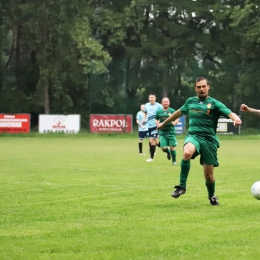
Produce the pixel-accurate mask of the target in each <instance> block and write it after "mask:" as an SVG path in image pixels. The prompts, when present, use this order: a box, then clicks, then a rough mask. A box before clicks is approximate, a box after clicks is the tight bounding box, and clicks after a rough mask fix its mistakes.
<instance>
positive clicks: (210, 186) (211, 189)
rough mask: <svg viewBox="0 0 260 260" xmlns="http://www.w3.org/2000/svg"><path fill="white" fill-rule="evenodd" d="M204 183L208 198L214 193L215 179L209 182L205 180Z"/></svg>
mask: <svg viewBox="0 0 260 260" xmlns="http://www.w3.org/2000/svg"><path fill="white" fill-rule="evenodd" d="M205 185H206V187H207V190H208V196H209V199H210V198H211V197H213V196H214V194H215V181H214V182H212V183H209V182H207V181H206V182H205Z"/></svg>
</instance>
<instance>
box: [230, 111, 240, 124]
mask: <svg viewBox="0 0 260 260" xmlns="http://www.w3.org/2000/svg"><path fill="white" fill-rule="evenodd" d="M228 117H229V118H230V119H231V120H233V123H234V126H238V125H241V124H242V121H241V119H240V117H239V116H238V115H237V114H236V113H233V112H231V113H230V114H229V115H228Z"/></svg>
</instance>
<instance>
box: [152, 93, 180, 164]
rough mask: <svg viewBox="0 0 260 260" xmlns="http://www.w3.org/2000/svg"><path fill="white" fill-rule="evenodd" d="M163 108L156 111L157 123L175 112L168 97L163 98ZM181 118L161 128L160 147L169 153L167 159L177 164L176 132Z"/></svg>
mask: <svg viewBox="0 0 260 260" xmlns="http://www.w3.org/2000/svg"><path fill="white" fill-rule="evenodd" d="M162 106H163V108H162V109H159V110H158V111H157V112H156V116H155V120H156V124H158V123H161V122H163V121H164V120H165V119H167V118H168V117H169V116H171V114H173V113H174V112H175V110H174V109H173V108H171V107H170V100H169V98H167V97H164V98H163V99H162ZM179 121H180V120H179V118H178V119H176V120H175V121H172V122H169V123H167V124H166V125H165V126H164V127H163V128H161V129H160V130H159V135H160V147H161V148H162V151H163V152H165V153H167V159H168V160H171V158H172V164H173V165H176V164H177V163H176V150H175V147H176V146H177V140H176V134H175V127H174V126H175V125H176V124H177V123H178V122H179Z"/></svg>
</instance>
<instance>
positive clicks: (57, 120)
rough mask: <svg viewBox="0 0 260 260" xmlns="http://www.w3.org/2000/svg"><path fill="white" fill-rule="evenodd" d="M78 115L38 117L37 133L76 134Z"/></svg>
mask: <svg viewBox="0 0 260 260" xmlns="http://www.w3.org/2000/svg"><path fill="white" fill-rule="evenodd" d="M79 130H80V115H67V116H65V115H39V133H42V134H47V133H65V134H77V133H78V132H79Z"/></svg>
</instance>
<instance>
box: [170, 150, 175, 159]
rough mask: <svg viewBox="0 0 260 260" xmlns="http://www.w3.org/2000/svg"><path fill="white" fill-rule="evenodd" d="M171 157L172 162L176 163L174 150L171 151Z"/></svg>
mask: <svg viewBox="0 0 260 260" xmlns="http://www.w3.org/2000/svg"><path fill="white" fill-rule="evenodd" d="M171 155H172V161H173V162H176V151H175V150H173V151H172V150H171Z"/></svg>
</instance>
